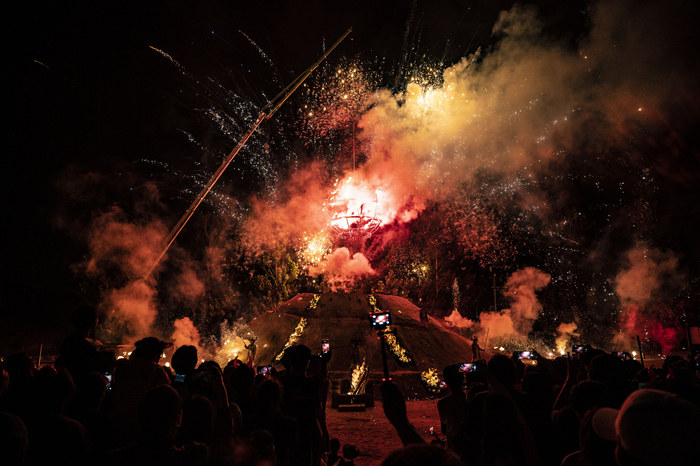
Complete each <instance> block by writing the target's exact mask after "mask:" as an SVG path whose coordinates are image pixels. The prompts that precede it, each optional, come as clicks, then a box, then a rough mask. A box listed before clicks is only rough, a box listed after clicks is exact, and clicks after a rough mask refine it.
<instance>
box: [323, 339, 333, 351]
mask: <svg viewBox="0 0 700 466" xmlns="http://www.w3.org/2000/svg"><path fill="white" fill-rule="evenodd" d="M330 349H331V344H330V343H329V341H328V340H322V341H321V351H323V353H324V354H325V353H327V352H328V351H329V350H330Z"/></svg>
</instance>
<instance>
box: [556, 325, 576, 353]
mask: <svg viewBox="0 0 700 466" xmlns="http://www.w3.org/2000/svg"><path fill="white" fill-rule="evenodd" d="M576 328H577V326H576V323H575V322H571V323H569V324H567V323H562V324H560V325H559V327H557V334H558V336H557V339H556V344H557V351H559V353H560V354H564V353H565V352H566V350H567V348H570V347H571V340H572V339H573V338H574V337H576V336H578V334H577V333H576Z"/></svg>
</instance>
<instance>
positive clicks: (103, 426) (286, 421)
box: [0, 308, 357, 466]
mask: <svg viewBox="0 0 700 466" xmlns="http://www.w3.org/2000/svg"><path fill="white" fill-rule="evenodd" d="M71 321H72V323H73V325H74V327H75V329H76V331H75V332H74V333H73V334H71V335H70V336H69V337H67V338H66V339H65V340H64V342H63V344H62V345H61V350H60V356H59V357H58V359H57V360H56V363H55V364H54V366H49V365H45V366H43V367H41V368H40V369H38V370H37V369H36V368H35V367H34V364H33V361H32V360H31V358H29V357H28V356H27V355H26V354H24V353H19V354H14V355H11V356H9V357H7V358H5V360H4V361H0V374H1V375H2V378H1V379H0V464H3V465H15V464H18V465H42V466H45V465H78V466H79V465H93V464H104V465H129V466H131V465H149V466H153V465H168V466H177V465H188V466H189V465H193V466H194V465H231V466H238V465H241V466H247V465H251V466H252V465H256V466H257V465H261V466H262V465H269V466H274V465H280V466H297V465H299V466H301V465H303V466H311V465H320V464H322V462H323V463H325V464H353V463H352V460H353V459H354V458H355V457H356V456H357V455H356V453H357V452H356V451H355V450H354V448H349V449H348V448H347V447H351V446H349V445H346V446H345V447H346V448H344V449H343V452H344V455H343V456H340V454H339V449H340V445H339V441H338V439H333V442H331V439H329V434H328V430H327V429H326V427H325V406H326V394H327V393H328V391H329V381H328V378H327V372H326V365H327V362H328V360H329V358H330V356H331V353H327V354H325V355H312V354H311V351H310V350H309V349H308V348H307V347H305V346H293V347H290V348H288V349H287V350H286V351H285V355H284V357H283V358H282V365H283V366H284V367H285V370H284V371H281V372H280V373H277V372H276V371H275V370H274V369H273V368H272V369H271V370H267V371H265V372H266V373H265V374H264V375H262V374H259V373H258V371H257V370H256V367H255V366H253V365H252V358H251V360H249V361H247V362H242V361H239V360H238V359H235V360H233V361H231V362H230V363H229V364H228V365H226V366H225V367H220V366H219V365H218V364H217V363H216V362H214V361H204V362H201V363H199V361H200V359H199V355H198V354H197V349H196V348H195V347H193V346H181V347H180V348H178V349H177V350H176V351H175V352H174V354H173V356H172V361H171V365H170V367H166V366H164V365H161V364H160V359H161V356H162V355H163V352H164V350H165V348H166V347H168V346H169V344H168V343H166V342H163V341H160V340H159V339H157V338H154V337H147V338H143V339H141V340H139V341H138V342H136V348H135V349H134V351H133V352H132V353H131V355H130V357H129V358H128V359H117V358H116V356H115V354H114V353H110V352H108V351H98V350H97V349H96V348H95V346H93V344H92V343H91V341H90V340H88V338H87V336H88V335H89V334H90V332H91V331H92V330H94V328H95V326H96V324H97V316H96V314H95V312H94V310H92V309H90V308H79V309H77V310H76V311H75V312H74V313H73V315H72V318H71ZM332 445H333V446H335V447H334V448H331V446H332ZM329 458H330V459H331V460H334V461H329Z"/></svg>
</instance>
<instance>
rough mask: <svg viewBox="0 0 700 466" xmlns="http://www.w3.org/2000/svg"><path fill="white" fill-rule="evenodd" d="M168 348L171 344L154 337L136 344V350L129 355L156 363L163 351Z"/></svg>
mask: <svg viewBox="0 0 700 466" xmlns="http://www.w3.org/2000/svg"><path fill="white" fill-rule="evenodd" d="M170 346H172V343H166V342H164V341H161V340H159V339H157V338H155V337H146V338H144V339H142V340H139V341H137V342H136V349H135V350H134V351H133V352H132V353H131V357H132V358H134V357H137V358H146V359H149V360H152V361H154V362H158V360H160V357H161V355H162V354H163V350H165V348H168V347H170Z"/></svg>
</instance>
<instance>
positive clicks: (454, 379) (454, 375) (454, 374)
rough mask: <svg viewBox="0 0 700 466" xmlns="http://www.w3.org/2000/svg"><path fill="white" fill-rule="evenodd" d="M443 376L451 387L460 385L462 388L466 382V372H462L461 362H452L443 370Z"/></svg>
mask: <svg viewBox="0 0 700 466" xmlns="http://www.w3.org/2000/svg"><path fill="white" fill-rule="evenodd" d="M442 377H443V378H444V379H445V383H446V384H447V385H448V386H449V387H459V389H460V390H461V388H462V384H463V383H464V372H460V370H459V364H451V365H449V366H447V367H445V369H443V371H442Z"/></svg>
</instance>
